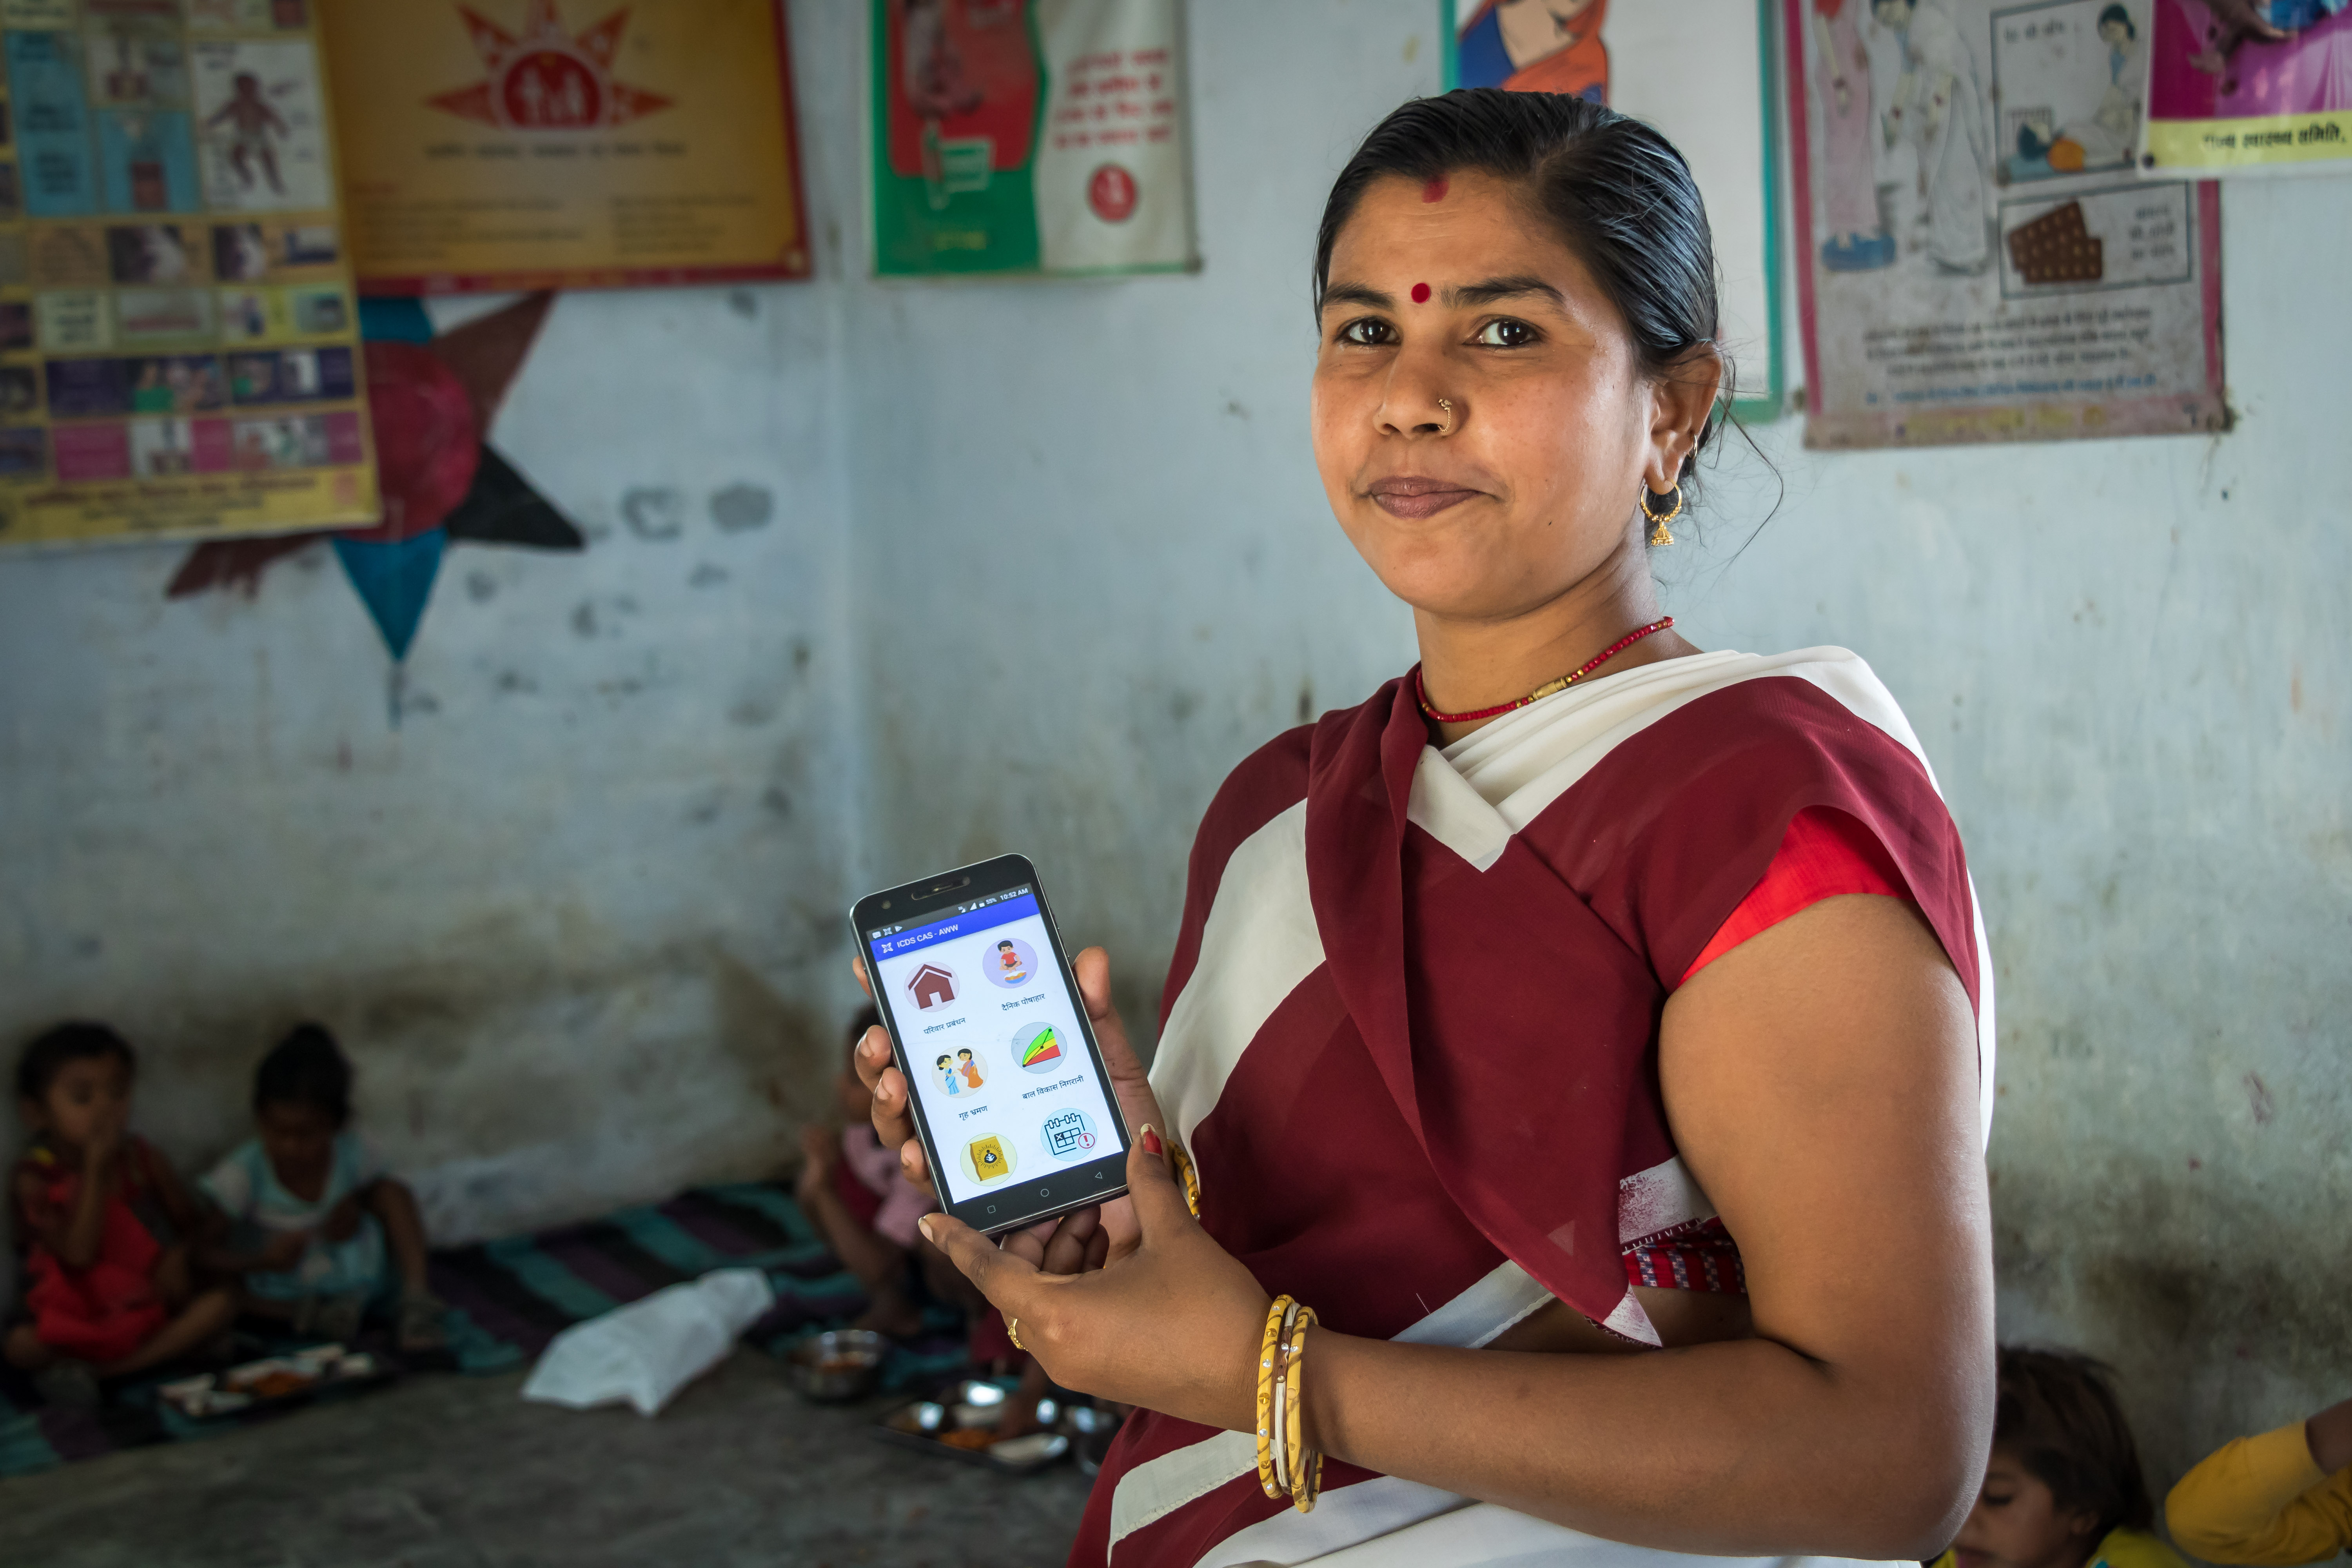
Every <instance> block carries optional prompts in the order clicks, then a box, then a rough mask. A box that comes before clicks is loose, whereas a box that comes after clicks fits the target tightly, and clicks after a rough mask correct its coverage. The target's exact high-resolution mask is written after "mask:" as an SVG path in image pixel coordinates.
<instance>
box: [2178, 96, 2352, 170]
mask: <svg viewBox="0 0 2352 1568" xmlns="http://www.w3.org/2000/svg"><path fill="white" fill-rule="evenodd" d="M2147 153H2148V154H2149V155H2150V156H2151V157H2153V158H2154V159H2155V160H2156V164H2157V166H2158V168H2165V169H2250V168H2260V167H2263V165H2265V164H2278V163H2326V162H2330V161H2338V162H2341V161H2345V160H2352V110H2328V111H2326V112H2325V113H2320V114H2269V115H2263V116H2262V117H2260V118H2258V119H2253V120H2151V121H2148V125H2147Z"/></svg>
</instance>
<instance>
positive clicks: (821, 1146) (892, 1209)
mask: <svg viewBox="0 0 2352 1568" xmlns="http://www.w3.org/2000/svg"><path fill="white" fill-rule="evenodd" d="M881 1021H882V1019H881V1015H879V1014H878V1013H877V1012H875V1010H874V1009H873V1008H871V1007H868V1008H866V1010H865V1011H864V1012H863V1013H860V1014H859V1015H858V1016H857V1018H856V1021H855V1022H853V1023H852V1024H851V1025H850V1026H849V1050H850V1058H844V1059H843V1061H842V1064H841V1068H840V1070H839V1071H837V1072H835V1074H834V1079H833V1089H834V1097H835V1100H836V1101H837V1103H838V1105H839V1108H840V1111H841V1120H842V1126H841V1127H839V1128H836V1127H834V1126H832V1125H831V1124H830V1123H825V1122H818V1123H814V1124H812V1125H810V1126H807V1127H804V1128H803V1129H801V1152H802V1154H803V1156H804V1157H803V1160H802V1163H801V1175H800V1181H799V1183H798V1184H797V1187H796V1189H795V1195H797V1196H798V1197H799V1199H800V1205H801V1210H802V1212H803V1213H804V1214H806V1215H808V1216H809V1219H810V1221H811V1223H813V1224H814V1225H815V1226H816V1228H817V1234H818V1235H820V1236H822V1237H824V1240H825V1245H826V1246H828V1247H832V1248H833V1255H834V1256H835V1258H839V1259H841V1264H842V1267H843V1268H846V1269H848V1270H849V1271H850V1272H851V1273H852V1274H855V1275H856V1276H857V1282H858V1283H859V1284H860V1285H863V1286H864V1287H865V1288H866V1302H867V1307H866V1314H865V1316H863V1317H861V1318H859V1319H858V1320H857V1322H856V1327H858V1328H861V1329H872V1330H874V1331H877V1332H879V1333H885V1334H889V1335H891V1336H892V1337H894V1338H898V1339H906V1338H908V1337H910V1336H912V1335H914V1334H917V1333H919V1332H920V1331H922V1327H923V1313H922V1309H921V1308H920V1307H919V1305H918V1304H917V1302H916V1300H915V1289H916V1287H915V1283H914V1282H915V1279H916V1278H917V1276H918V1275H919V1273H920V1271H921V1257H920V1255H921V1254H923V1253H924V1252H927V1251H930V1250H932V1248H931V1247H929V1243H927V1242H925V1241H924V1240H923V1237H922V1233H921V1232H920V1231H919V1230H917V1229H916V1228H915V1222H916V1221H917V1220H919V1219H921V1218H922V1217H923V1216H924V1215H927V1214H929V1213H930V1212H931V1210H932V1209H933V1208H934V1207H935V1206H937V1205H934V1204H933V1203H932V1202H931V1200H930V1199H929V1198H928V1197H926V1196H925V1195H924V1194H923V1192H922V1189H920V1188H919V1187H917V1186H916V1185H915V1184H913V1183H911V1182H908V1180H907V1179H906V1178H905V1177H904V1176H903V1175H902V1174H901V1173H899V1170H898V1156H897V1155H895V1154H893V1153H891V1152H889V1151H888V1150H887V1149H885V1148H883V1147H882V1141H881V1140H880V1139H879V1138H877V1137H876V1136H875V1135H874V1123H873V1120H872V1118H873V1114H874V1096H873V1095H872V1094H871V1093H870V1092H868V1091H867V1089H866V1085H865V1084H863V1083H861V1082H860V1081H858V1077H857V1069H856V1067H855V1066H854V1065H853V1062H852V1059H851V1058H854V1057H855V1056H856V1050H857V1042H858V1041H860V1040H862V1039H864V1038H865V1037H866V1030H868V1029H870V1028H873V1027H875V1026H877V1025H879V1024H880V1023H881ZM940 1261H941V1262H942V1263H944V1262H945V1261H946V1260H945V1258H941V1259H940ZM948 1272H949V1273H953V1272H954V1270H953V1269H952V1268H950V1269H949V1270H948ZM957 1278H959V1279H961V1276H960V1275H959V1276H957Z"/></svg>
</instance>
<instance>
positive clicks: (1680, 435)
mask: <svg viewBox="0 0 2352 1568" xmlns="http://www.w3.org/2000/svg"><path fill="white" fill-rule="evenodd" d="M1722 389H1723V356H1722V355H1721V354H1720V353H1717V351H1716V347H1715V345H1714V344H1713V343H1699V344H1697V345H1696V346H1694V347H1692V348H1691V349H1689V350H1687V351H1686V352H1685V353H1684V354H1683V355H1682V357H1681V358H1679V359H1677V360H1675V362H1674V363H1672V364H1671V365H1668V366H1667V367H1666V371H1665V374H1663V375H1661V376H1659V377H1658V379H1657V380H1656V381H1654V382H1653V383H1651V384H1650V456H1649V461H1648V463H1647V464H1645V465H1644V467H1643V479H1645V480H1647V481H1648V483H1649V486H1650V489H1652V490H1654V491H1656V492H1658V493H1660V494H1663V493H1664V492H1665V491H1666V490H1668V489H1672V488H1673V487H1674V486H1675V485H1677V484H1679V483H1681V482H1682V472H1683V464H1684V462H1685V460H1686V459H1687V458H1689V457H1690V455H1691V454H1692V453H1693V452H1695V451H1696V450H1697V449H1698V444H1699V440H1700V438H1701V437H1704V436H1705V435H1706V422H1707V420H1708V418H1709V417H1710V416H1712V415H1713V414H1714V413H1715V399H1716V395H1717V393H1718V392H1720V391H1721V390H1722Z"/></svg>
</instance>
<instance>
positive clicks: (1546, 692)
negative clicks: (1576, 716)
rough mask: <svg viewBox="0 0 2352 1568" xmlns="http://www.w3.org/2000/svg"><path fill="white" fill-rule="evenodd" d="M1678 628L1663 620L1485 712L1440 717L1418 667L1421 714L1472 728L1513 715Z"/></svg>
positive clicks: (1416, 694)
mask: <svg viewBox="0 0 2352 1568" xmlns="http://www.w3.org/2000/svg"><path fill="white" fill-rule="evenodd" d="M1674 624H1675V618H1674V616H1659V617H1658V618H1657V619H1656V620H1654V621H1652V622H1651V623H1650V624H1649V625H1648V626H1643V627H1640V628H1638V629H1637V630H1634V631H1630V632H1627V633H1626V634H1625V635H1624V636H1623V637H1619V638H1618V639H1617V640H1616V641H1615V642H1613V643H1611V644H1610V645H1609V646H1608V647H1605V648H1603V649H1601V652H1600V654H1599V655H1598V656H1597V657H1595V658H1591V659H1589V660H1587V661H1586V662H1585V663H1583V664H1581V665H1579V666H1578V667H1577V668H1575V669H1573V670H1571V671H1570V673H1568V674H1566V675H1563V676H1561V677H1560V678H1559V679H1558V680H1547V681H1545V682H1544V683H1543V684H1542V685H1541V686H1538V687H1537V688H1536V689H1534V690H1533V691H1530V692H1528V694H1527V695H1526V696H1525V697H1522V698H1520V699H1519V700H1517V702H1505V703H1503V704H1501V705H1499V706H1497V707H1494V708H1481V709H1478V710H1476V711H1475V712H1471V713H1440V712H1439V711H1438V710H1436V709H1434V708H1432V707H1431V706H1430V705H1429V693H1428V692H1427V691H1425V690H1423V688H1422V684H1421V668H1420V666H1418V665H1416V666H1414V667H1413V671H1412V695H1413V700H1415V701H1417V702H1419V703H1420V704H1421V710H1422V711H1423V713H1426V714H1428V715H1429V716H1430V717H1431V718H1432V719H1434V720H1436V721H1438V722H1439V723H1441V724H1470V723H1475V722H1476V721H1478V720H1481V719H1496V718H1500V717H1501V716H1502V715H1503V714H1506V713H1508V712H1510V711H1511V710H1513V709H1517V708H1524V707H1526V706H1527V705H1528V703H1530V702H1533V701H1536V700H1538V699H1541V698H1545V697H1549V696H1550V695H1551V694H1552V693H1553V692H1555V691H1565V690H1567V689H1569V688H1570V687H1571V686H1573V685H1575V684H1576V683H1577V682H1578V681H1580V680H1582V679H1584V678H1585V677H1586V676H1588V675H1591V673H1592V672H1593V671H1594V670H1596V669H1599V668H1601V666H1602V665H1604V664H1607V663H1608V662H1609V661H1610V660H1611V659H1612V658H1616V657H1617V656H1618V655H1619V654H1621V653H1623V652H1624V651H1625V650H1626V649H1627V648H1629V647H1633V645H1634V644H1635V643H1637V642H1640V641H1641V640H1642V639H1643V637H1648V636H1649V635H1650V634H1651V633H1652V632H1662V631H1664V630H1665V629H1666V628H1667V627H1668V626H1673V625H1674Z"/></svg>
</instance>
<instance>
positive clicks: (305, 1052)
mask: <svg viewBox="0 0 2352 1568" xmlns="http://www.w3.org/2000/svg"><path fill="white" fill-rule="evenodd" d="M265 1105H307V1106H310V1107H311V1108H312V1109H313V1110H323V1111H325V1112H326V1113H327V1115H328V1116H329V1117H331V1119H332V1120H333V1121H334V1123H335V1125H336V1126H338V1127H341V1125H342V1124H343V1123H344V1122H346V1121H350V1120H351V1114H352V1064H351V1063H350V1062H348V1061H346V1060H345V1059H344V1058H343V1052H342V1047H340V1046H338V1045H336V1044H335V1037H334V1036H332V1035H331V1034H329V1033H328V1032H327V1031H326V1029H325V1028H323V1027H322V1026H320V1025H317V1024H299V1025H297V1026H295V1028H294V1030H293V1032H292V1033H291V1034H289V1035H288V1036H287V1037H285V1038H284V1039H283V1040H280V1041H279V1042H278V1046H277V1047H276V1048H275V1049H274V1050H272V1051H271V1052H270V1053H269V1054H268V1056H266V1057H264V1058H261V1066H260V1067H259V1068H257V1069H256V1070H255V1072H254V1075H253V1108H254V1110H260V1109H261V1108H262V1107H263V1106H265Z"/></svg>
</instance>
